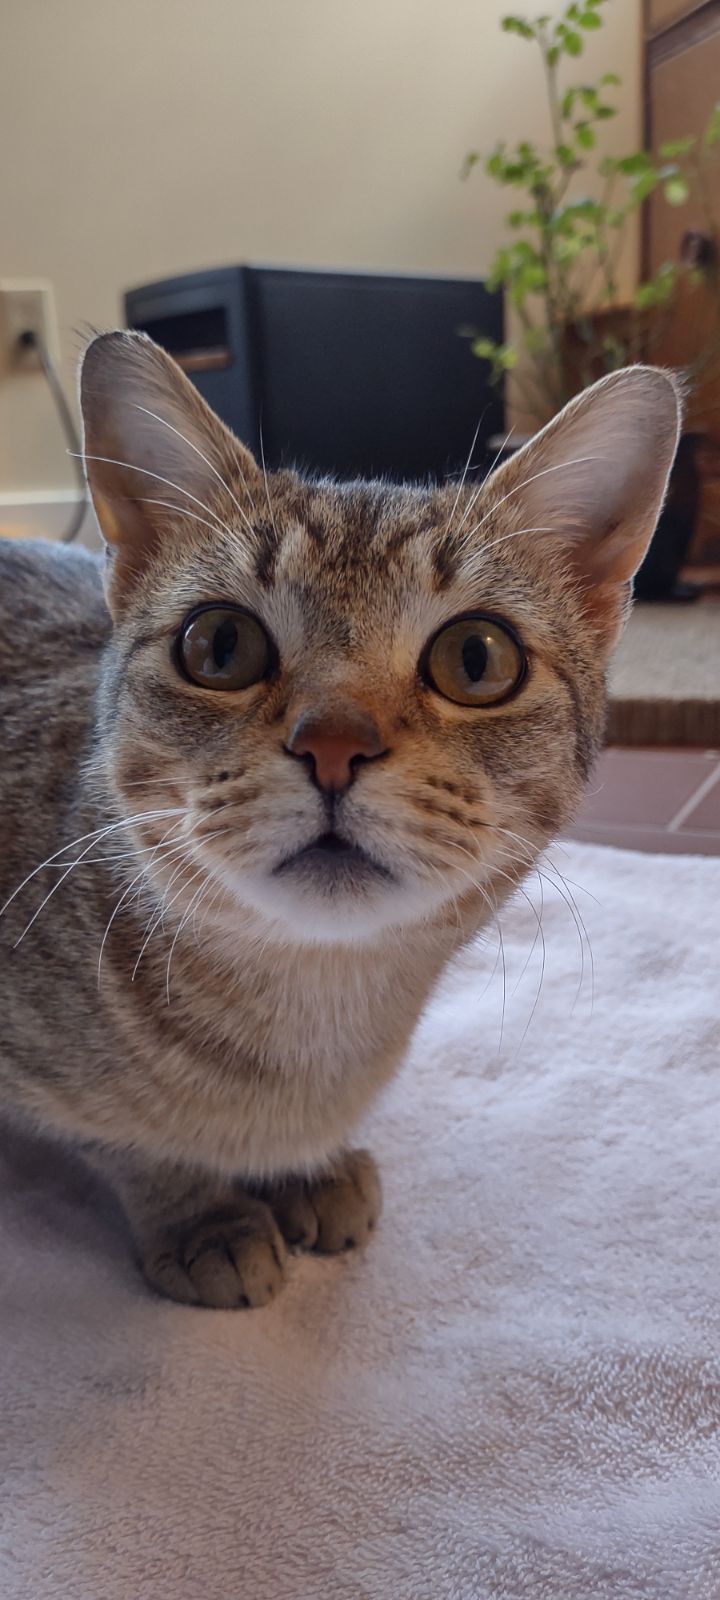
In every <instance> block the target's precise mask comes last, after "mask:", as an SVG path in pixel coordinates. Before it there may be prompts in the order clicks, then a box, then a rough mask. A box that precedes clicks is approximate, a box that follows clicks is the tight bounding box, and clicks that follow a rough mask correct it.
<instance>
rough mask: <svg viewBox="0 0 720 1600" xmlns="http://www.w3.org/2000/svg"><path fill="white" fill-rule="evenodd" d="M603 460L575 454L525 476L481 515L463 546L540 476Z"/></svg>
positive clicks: (543, 476) (467, 535)
mask: <svg viewBox="0 0 720 1600" xmlns="http://www.w3.org/2000/svg"><path fill="white" fill-rule="evenodd" d="M602 460H604V457H603V456H575V458H574V459H573V460H572V461H557V462H556V463H555V466H553V467H543V468H542V470H541V471H540V472H534V473H533V475H532V477H530V478H525V479H524V480H523V482H522V483H517V484H516V485H515V488H514V489H509V490H508V492H507V494H504V495H503V496H502V499H500V500H496V501H495V503H494V504H493V505H492V506H490V509H489V510H488V511H486V513H485V516H484V517H481V519H480V521H479V522H477V523H476V524H475V527H474V528H471V529H470V531H469V533H466V534H465V537H464V539H463V541H462V544H463V546H464V545H466V544H467V542H468V540H469V539H471V538H472V537H473V534H476V533H479V532H480V529H481V528H484V526H485V523H486V522H487V521H488V520H489V518H490V517H493V516H494V515H495V512H496V511H499V510H500V507H501V506H504V505H505V504H506V502H507V501H508V500H512V499H513V497H514V495H516V494H521V493H522V490H523V489H528V488H529V487H530V484H531V483H537V481H538V479H539V478H546V477H547V476H548V475H549V473H551V472H565V471H567V470H568V469H569V468H570V467H582V466H586V465H588V464H589V463H590V462H593V461H602Z"/></svg>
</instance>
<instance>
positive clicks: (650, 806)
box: [569, 749, 720, 856]
mask: <svg viewBox="0 0 720 1600" xmlns="http://www.w3.org/2000/svg"><path fill="white" fill-rule="evenodd" d="M569 833H570V835H571V837H572V838H574V839H582V840H584V841H585V842H586V843H591V844H610V845H620V846H623V847H625V848H627V849H632V850H663V851H667V852H669V853H671V854H673V855H708V856H717V855H720V751H718V750H626V749H622V750H621V749H614V750H606V751H605V753H604V754H603V756H602V757H601V759H600V762H599V763H598V766H597V768H596V770H595V773H594V776H593V779H592V781H591V784H590V791H589V794H588V796H587V798H586V800H585V804H584V805H583V807H582V810H581V812H580V814H579V816H578V818H577V821H576V822H575V824H574V825H573V827H572V828H570V829H569Z"/></svg>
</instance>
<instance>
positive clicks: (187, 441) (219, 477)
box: [134, 402, 257, 536]
mask: <svg viewBox="0 0 720 1600" xmlns="http://www.w3.org/2000/svg"><path fill="white" fill-rule="evenodd" d="M134 404H135V408H136V410H137V411H143V412H144V413H145V416H146V417H152V418H153V421H155V422H159V423H160V424H161V426H162V427H163V428H168V429H169V431H170V433H174V434H175V435H176V437H177V438H178V439H182V442H183V444H186V445H187V446H188V449H189V450H194V451H195V454H196V456H199V457H200V460H201V461H204V462H205V466H206V467H209V468H210V471H211V473H212V475H213V477H214V478H217V481H218V483H219V484H220V485H221V487H222V488H223V489H224V490H225V493H226V495H228V497H229V499H230V500H232V503H233V505H234V506H235V509H236V511H239V512H240V515H241V517H242V519H243V522H245V523H246V524H247V527H248V528H249V530H250V532H251V533H252V534H253V536H254V534H255V529H254V528H253V525H252V523H251V521H250V518H249V517H248V516H247V513H246V512H245V511H244V510H243V508H242V506H241V504H240V501H239V500H238V499H237V497H236V496H235V495H234V494H233V492H232V489H231V488H230V485H229V483H226V482H225V479H224V478H223V476H222V473H220V472H218V470H217V467H215V466H213V463H212V461H209V460H208V457H207V456H204V455H203V453H202V450H199V449H198V447H197V445H196V444H193V443H192V440H191V439H187V438H186V437H185V434H184V433H181V432H180V429H179V428H174V427H173V425H172V423H171V422H168V421H167V419H166V418H165V417H159V416H158V414H157V412H156V411H149V410H148V407H147V406H141V405H138V404H137V402H134ZM236 466H237V470H238V472H239V473H240V477H241V478H242V481H243V483H244V485H245V488H246V490H247V493H248V494H249V495H250V502H251V505H252V508H253V511H254V512H255V515H256V516H257V509H256V506H255V502H254V500H253V497H252V494H251V492H250V489H249V487H248V483H247V479H246V477H245V474H244V472H243V470H242V467H241V466H240V464H239V462H236Z"/></svg>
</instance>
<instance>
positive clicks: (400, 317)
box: [125, 266, 503, 481]
mask: <svg viewBox="0 0 720 1600" xmlns="http://www.w3.org/2000/svg"><path fill="white" fill-rule="evenodd" d="M125 315H126V320H127V323H128V326H129V327H131V328H138V329H142V330H143V331H144V332H146V333H149V334H150V335H151V337H152V338H153V339H155V340H156V341H157V343H158V344H160V345H162V346H163V347H164V348H165V349H166V350H168V351H169V352H170V354H171V355H173V356H174V357H175V360H176V361H178V362H179V364H180V366H181V367H183V368H184V370H185V371H186V372H187V373H189V374H190V376H191V378H192V380H193V381H194V383H195V384H196V385H197V387H198V389H199V390H200V393H201V394H202V395H204V397H205V399H206V400H207V401H208V402H209V404H210V405H211V406H213V407H214V409H215V410H216V411H217V412H218V415H219V416H221V417H222V418H223V420H224V421H225V422H227V423H228V424H229V426H230V427H231V428H232V429H233V430H234V431H235V433H237V434H238V436H239V437H240V438H241V439H242V440H244V442H245V443H246V444H247V445H249V447H250V449H251V450H252V451H253V452H254V453H255V454H256V455H259V453H260V446H261V433H262V446H263V448H264V452H265V459H266V462H267V464H268V465H269V466H279V465H281V464H285V465H296V466H299V467H300V468H301V469H304V470H307V471H309V472H311V473H320V474H322V473H332V474H335V475H336V476H338V477H340V478H353V477H358V476H360V477H377V476H388V477H390V478H392V479H395V480H398V481H399V480H408V479H409V480H417V479H426V478H428V477H430V478H434V479H442V478H444V477H446V476H447V475H448V474H451V473H453V472H455V471H457V470H458V469H459V468H460V467H461V466H462V465H463V464H464V462H465V460H466V458H467V455H468V452H469V450H470V445H471V443H472V439H473V435H474V433H475V430H476V428H477V429H478V440H477V454H476V457H475V459H476V460H478V461H480V460H481V459H482V457H483V448H484V445H485V443H486V440H487V439H488V438H489V437H490V435H491V434H493V433H497V432H498V431H499V430H500V429H501V428H502V426H503V403H502V398H501V396H500V395H499V394H498V393H497V391H496V390H494V389H491V388H490V387H489V386H488V383H487V379H486V376H485V369H484V367H483V366H482V365H481V363H480V362H479V361H477V360H476V358H475V357H474V356H473V354H472V351H471V349H470V341H469V339H468V337H467V330H469V329H473V330H476V331H477V332H478V333H482V334H483V335H486V336H489V337H491V338H495V339H502V336H503V313H502V297H501V296H500V295H499V294H491V293H490V292H489V291H488V290H487V289H486V288H485V286H484V284H483V283H482V282H480V281H477V280H475V279H470V278H465V279H463V278H460V279H457V278H421V277H388V276H382V275H378V274H374V273H354V272H347V273H345V272H306V271H293V270H289V269H285V268H278V267H249V266H241V267H228V268H222V269H219V270H215V271H211V272H196V273H191V274H190V275H188V276H186V277H181V278H169V279H167V280H166V281H165V282H162V283H153V284H148V285H146V286H145V287H143V288H139V289H133V290H131V291H130V292H129V293H128V294H127V295H126V296H125Z"/></svg>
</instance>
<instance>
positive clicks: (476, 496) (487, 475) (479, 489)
mask: <svg viewBox="0 0 720 1600" xmlns="http://www.w3.org/2000/svg"><path fill="white" fill-rule="evenodd" d="M514 432H515V429H514V428H511V429H510V432H509V433H508V434H507V436H506V438H505V439H503V442H502V444H501V446H500V449H499V450H498V453H497V455H496V457H495V459H494V461H493V463H492V466H491V467H489V468H488V471H487V472H486V473H485V476H484V478H483V479H482V482H481V483H479V484H478V485H477V488H476V490H475V493H474V494H473V495H471V496H470V499H469V501H468V503H467V505H466V507H465V510H464V512H463V514H462V516H461V518H460V521H459V523H458V525H457V528H456V529H455V530H454V531H455V532H456V533H459V532H460V529H461V528H462V525H463V523H464V522H465V521H466V520H467V518H468V517H469V515H470V512H471V511H472V508H473V506H474V505H475V503H476V501H477V500H478V499H479V497H480V495H481V494H482V492H483V489H484V488H485V485H486V483H487V481H488V478H491V477H492V475H493V473H494V471H495V468H496V466H497V464H498V461H499V460H500V457H501V455H502V453H503V450H505V449H506V448H507V446H508V444H509V443H510V440H511V439H512V436H513V434H514Z"/></svg>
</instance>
